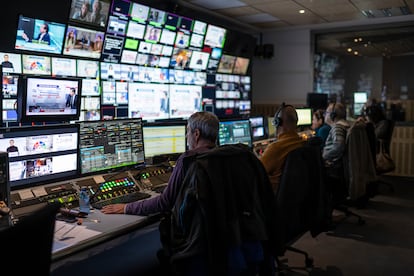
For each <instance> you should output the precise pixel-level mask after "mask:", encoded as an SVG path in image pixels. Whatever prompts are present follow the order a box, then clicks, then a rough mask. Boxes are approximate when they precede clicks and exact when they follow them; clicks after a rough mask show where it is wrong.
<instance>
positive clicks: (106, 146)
mask: <svg viewBox="0 0 414 276" xmlns="http://www.w3.org/2000/svg"><path fill="white" fill-rule="evenodd" d="M79 125H80V131H79V147H80V161H81V164H80V173H81V175H82V176H84V175H91V174H94V173H105V172H110V171H118V170H125V169H129V168H133V167H139V166H143V165H144V145H143V136H142V119H141V118H136V119H118V120H106V121H84V122H79Z"/></svg>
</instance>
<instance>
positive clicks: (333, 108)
mask: <svg viewBox="0 0 414 276" xmlns="http://www.w3.org/2000/svg"><path fill="white" fill-rule="evenodd" d="M335 105H336V102H334V103H333V105H332V111H331V113H330V114H329V117H330V118H331V120H332V121H334V120H335V118H336V111H335Z"/></svg>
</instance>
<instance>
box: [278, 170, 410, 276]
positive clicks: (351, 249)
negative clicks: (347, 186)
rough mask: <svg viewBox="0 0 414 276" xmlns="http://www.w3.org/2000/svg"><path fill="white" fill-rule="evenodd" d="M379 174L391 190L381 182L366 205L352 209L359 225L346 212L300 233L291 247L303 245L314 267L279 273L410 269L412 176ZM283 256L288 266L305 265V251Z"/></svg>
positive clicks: (338, 275)
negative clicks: (324, 228) (326, 225)
mask: <svg viewBox="0 0 414 276" xmlns="http://www.w3.org/2000/svg"><path fill="white" fill-rule="evenodd" d="M383 180H385V181H386V182H388V183H392V188H393V191H391V190H390V189H389V186H387V185H380V186H379V190H378V194H377V195H376V196H374V197H372V198H371V199H370V200H369V202H368V204H367V206H366V207H365V208H363V209H355V208H354V209H352V210H353V211H355V212H356V213H358V214H359V215H361V216H362V218H363V219H364V220H365V224H364V225H359V224H358V220H357V219H356V218H355V217H352V216H350V217H347V218H346V219H344V220H342V221H341V222H340V223H338V225H337V226H336V228H334V230H332V231H329V232H327V233H322V234H320V235H319V236H317V237H316V238H312V237H311V236H310V235H309V234H306V235H304V236H303V237H302V238H301V239H299V240H298V241H297V242H296V243H295V244H294V247H296V248H299V249H302V250H305V251H306V252H307V253H308V254H309V255H310V256H311V257H312V258H313V259H314V267H313V268H312V269H310V270H295V271H293V272H287V273H285V274H284V275H316V276H325V275H329V276H342V275H344V276H348V275H356V276H368V275H369V276H371V275H373V276H374V275H375V276H378V275H384V276H388V275H393V276H395V275H398V276H399V275H401V276H403V275H404V276H405V275H414V178H404V177H395V176H386V177H383ZM286 260H287V261H288V264H289V266H302V267H303V266H304V257H303V256H302V255H299V254H297V253H293V252H290V251H288V252H287V253H286V255H285V261H286Z"/></svg>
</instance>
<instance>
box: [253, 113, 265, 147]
mask: <svg viewBox="0 0 414 276" xmlns="http://www.w3.org/2000/svg"><path fill="white" fill-rule="evenodd" d="M249 120H250V126H251V127H252V136H253V141H258V140H263V139H266V138H267V133H266V125H265V117H263V116H252V117H250V118H249ZM266 124H267V121H266Z"/></svg>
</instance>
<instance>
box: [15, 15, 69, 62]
mask: <svg viewBox="0 0 414 276" xmlns="http://www.w3.org/2000/svg"><path fill="white" fill-rule="evenodd" d="M65 28H66V25H65V24H61V23H56V22H51V21H46V20H42V19H36V18H30V17H26V16H23V15H20V16H19V23H18V26H17V35H16V43H15V47H14V48H15V49H16V50H24V51H34V52H42V53H53V54H61V53H62V47H63V38H64V37H65Z"/></svg>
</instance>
